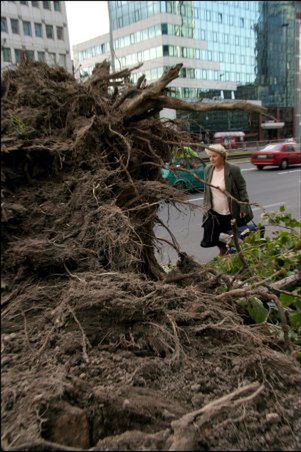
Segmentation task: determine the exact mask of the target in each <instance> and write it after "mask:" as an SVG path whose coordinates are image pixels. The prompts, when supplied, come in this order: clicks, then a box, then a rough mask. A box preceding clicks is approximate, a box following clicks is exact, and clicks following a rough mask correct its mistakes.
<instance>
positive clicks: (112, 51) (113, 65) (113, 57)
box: [107, 0, 115, 72]
mask: <svg viewBox="0 0 301 452" xmlns="http://www.w3.org/2000/svg"><path fill="white" fill-rule="evenodd" d="M107 4H108V13H109V26H110V54H111V68H112V72H115V56H114V43H113V27H112V15H111V7H110V1H109V0H108V2H107Z"/></svg>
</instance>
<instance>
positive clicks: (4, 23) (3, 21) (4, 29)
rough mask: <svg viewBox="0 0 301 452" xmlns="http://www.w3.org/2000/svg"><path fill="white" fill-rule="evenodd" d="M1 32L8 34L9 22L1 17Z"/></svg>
mask: <svg viewBox="0 0 301 452" xmlns="http://www.w3.org/2000/svg"><path fill="white" fill-rule="evenodd" d="M1 31H4V32H5V33H7V20H6V17H1Z"/></svg>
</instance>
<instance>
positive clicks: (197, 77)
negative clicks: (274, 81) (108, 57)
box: [109, 1, 259, 100]
mask: <svg viewBox="0 0 301 452" xmlns="http://www.w3.org/2000/svg"><path fill="white" fill-rule="evenodd" d="M109 8H110V14H111V24H112V29H113V33H114V36H115V34H116V32H118V31H119V30H121V29H123V30H124V31H125V30H126V29H127V30H128V34H124V35H123V36H121V37H120V38H119V39H114V48H115V50H117V49H124V48H126V47H127V48H128V52H127V54H125V55H122V56H121V57H120V63H121V66H122V67H124V66H129V65H133V64H136V63H139V62H146V63H149V62H151V61H152V64H151V67H149V68H148V67H147V66H150V65H148V64H144V68H143V69H144V70H143V73H146V77H147V79H148V80H153V79H157V78H158V77H159V76H160V75H161V74H162V72H163V71H164V70H165V69H166V68H168V67H169V66H172V65H174V64H176V63H179V62H181V63H183V68H182V70H181V73H180V77H179V79H177V80H175V81H174V82H172V83H171V84H170V91H171V95H175V96H177V97H181V98H183V99H187V100H197V99H200V98H204V97H221V98H226V99H231V98H232V99H233V98H235V91H236V89H237V86H238V85H241V84H248V83H252V82H254V81H255V71H254V68H255V44H256V34H255V25H256V23H257V21H258V15H259V4H258V2H256V1H255V2H253V1H237V2H234V1H230V2H226V1H134V2H132V1H115V2H109ZM148 24H151V26H149V25H148ZM138 45H139V46H140V49H136V47H137V46H138ZM141 74H142V71H140V72H137V73H136V75H135V76H134V80H135V79H137V78H138V77H139V76H140V75H141Z"/></svg>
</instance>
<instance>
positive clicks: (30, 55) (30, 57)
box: [25, 50, 34, 61]
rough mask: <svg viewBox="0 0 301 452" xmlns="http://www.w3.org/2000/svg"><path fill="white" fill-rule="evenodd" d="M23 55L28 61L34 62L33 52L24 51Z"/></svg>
mask: <svg viewBox="0 0 301 452" xmlns="http://www.w3.org/2000/svg"><path fill="white" fill-rule="evenodd" d="M25 55H26V57H27V58H28V60H30V61H34V51H33V50H25Z"/></svg>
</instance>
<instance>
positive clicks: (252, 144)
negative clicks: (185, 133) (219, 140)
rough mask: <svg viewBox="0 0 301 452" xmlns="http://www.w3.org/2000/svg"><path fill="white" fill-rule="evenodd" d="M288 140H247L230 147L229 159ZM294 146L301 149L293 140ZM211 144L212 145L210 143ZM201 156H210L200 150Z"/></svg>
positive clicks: (300, 145)
mask: <svg viewBox="0 0 301 452" xmlns="http://www.w3.org/2000/svg"><path fill="white" fill-rule="evenodd" d="M284 142H288V140H269V141H247V142H245V143H242V144H241V147H237V148H235V149H228V160H237V159H240V158H245V157H250V156H251V154H252V152H255V151H260V150H261V149H263V148H264V147H265V146H267V145H268V144H270V143H284ZM293 144H294V146H295V147H296V148H297V150H299V151H301V144H300V143H296V142H293ZM208 146H210V145H208ZM200 157H201V158H202V159H203V160H204V161H205V162H208V161H209V158H208V155H207V154H206V152H204V151H202V152H200Z"/></svg>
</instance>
